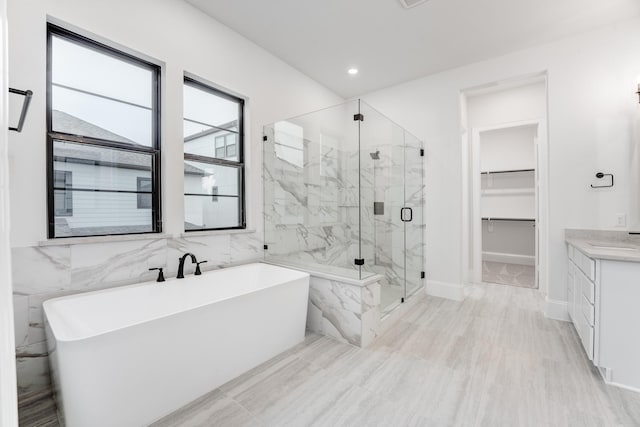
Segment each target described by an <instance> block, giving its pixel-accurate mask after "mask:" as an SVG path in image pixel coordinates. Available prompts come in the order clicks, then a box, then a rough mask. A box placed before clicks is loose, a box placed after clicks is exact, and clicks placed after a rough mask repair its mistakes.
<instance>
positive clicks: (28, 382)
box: [12, 233, 264, 392]
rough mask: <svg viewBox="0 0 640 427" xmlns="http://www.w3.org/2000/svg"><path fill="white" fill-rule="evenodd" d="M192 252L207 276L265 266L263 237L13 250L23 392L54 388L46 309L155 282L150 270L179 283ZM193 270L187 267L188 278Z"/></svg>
mask: <svg viewBox="0 0 640 427" xmlns="http://www.w3.org/2000/svg"><path fill="white" fill-rule="evenodd" d="M186 252H191V253H193V254H195V255H196V257H197V258H198V260H207V261H208V262H207V263H206V264H202V266H201V268H202V269H203V270H212V269H216V268H220V267H225V266H230V265H234V264H242V263H246V262H251V261H258V260H262V258H263V254H264V252H263V239H262V235H261V234H260V233H239V234H224V235H222V234H221V235H209V236H187V237H181V238H162V239H148V240H131V241H120V242H102V243H83V244H73V245H56V246H35V247H17V248H13V249H12V263H13V302H14V313H15V330H16V358H17V360H16V363H17V371H18V386H19V388H20V391H21V392H26V391H30V390H33V389H37V388H41V387H45V386H47V385H48V384H49V383H50V378H49V365H48V358H47V351H46V342H45V341H46V338H45V333H44V318H43V314H42V303H43V302H44V301H45V300H47V299H51V298H55V297H58V296H63V295H68V294H72V293H78V292H87V291H94V290H99V289H105V288H111V287H116V286H123V285H128V284H133V283H140V282H144V281H151V280H154V279H155V278H156V275H157V272H150V271H148V269H149V268H152V267H164V272H165V276H166V277H175V275H176V273H177V269H178V258H179V257H180V256H181V255H182V254H184V253H186ZM194 269H195V267H194V266H192V265H191V264H189V263H188V264H187V265H186V266H185V273H188V274H191V273H193V271H194Z"/></svg>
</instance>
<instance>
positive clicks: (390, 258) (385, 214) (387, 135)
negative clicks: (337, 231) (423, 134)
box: [360, 102, 406, 314]
mask: <svg viewBox="0 0 640 427" xmlns="http://www.w3.org/2000/svg"><path fill="white" fill-rule="evenodd" d="M360 111H361V113H362V116H363V121H362V123H361V125H360V177H361V186H360V192H361V197H360V201H361V203H360V209H361V217H360V218H361V219H360V223H361V226H362V231H361V242H362V249H363V250H362V253H363V256H364V260H365V263H364V265H363V271H367V272H372V273H376V274H380V275H381V276H382V280H381V281H380V308H381V311H382V313H383V314H385V313H388V312H389V311H391V310H393V308H395V307H396V306H398V305H399V304H400V303H401V302H402V301H403V298H404V297H405V295H406V290H405V241H404V224H403V222H402V219H401V217H400V213H401V210H402V208H403V207H404V164H405V152H404V151H405V150H404V130H403V129H402V128H401V127H400V126H398V125H397V124H395V123H393V122H392V121H391V120H389V119H388V118H387V117H385V116H384V115H382V114H381V113H379V112H378V111H376V110H375V109H373V108H371V107H370V106H368V105H367V104H366V103H364V102H361V104H360Z"/></svg>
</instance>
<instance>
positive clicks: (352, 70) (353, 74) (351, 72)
mask: <svg viewBox="0 0 640 427" xmlns="http://www.w3.org/2000/svg"><path fill="white" fill-rule="evenodd" d="M347 73H349V74H351V75H352V76H355V75H356V74H358V69H357V68H353V67H352V68H349V69H348V70H347Z"/></svg>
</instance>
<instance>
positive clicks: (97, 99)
mask: <svg viewBox="0 0 640 427" xmlns="http://www.w3.org/2000/svg"><path fill="white" fill-rule="evenodd" d="M48 37H49V41H50V44H49V51H48V62H49V67H50V69H51V73H50V74H49V75H48V77H49V78H48V81H47V84H48V88H49V90H48V91H47V96H48V97H49V102H48V103H47V105H48V106H50V107H49V109H48V111H47V114H48V116H49V120H48V123H49V129H48V144H49V146H50V149H49V151H48V153H49V158H48V161H49V162H50V165H51V166H52V167H51V169H50V170H51V175H50V176H49V190H48V191H49V192H50V193H49V194H50V198H49V200H50V201H49V204H50V205H49V237H50V238H56V237H73V236H95V235H106V234H130V233H149V232H159V231H161V224H160V194H159V193H158V192H157V191H158V188H159V185H158V182H157V180H158V177H157V174H158V171H157V170H156V165H157V164H158V160H159V153H160V151H159V143H158V140H157V137H158V134H159V132H158V129H157V127H158V120H157V112H158V111H159V109H158V105H157V102H158V98H159V97H158V96H157V93H158V91H159V87H158V81H159V78H158V77H159V72H160V70H159V67H157V66H155V65H152V64H149V63H147V62H145V61H143V60H139V59H137V58H134V57H132V56H130V55H129V54H125V53H122V52H119V51H117V50H115V49H112V48H110V47H107V46H104V45H102V44H99V43H96V42H92V41H91V40H88V39H86V38H84V37H81V36H78V35H76V34H74V33H71V32H69V31H67V30H64V29H62V28H59V27H56V26H54V25H49V26H48Z"/></svg>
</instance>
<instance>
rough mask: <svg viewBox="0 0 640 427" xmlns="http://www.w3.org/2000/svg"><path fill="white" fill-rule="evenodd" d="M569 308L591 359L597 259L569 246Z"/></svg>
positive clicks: (594, 337) (593, 350) (593, 335)
mask: <svg viewBox="0 0 640 427" xmlns="http://www.w3.org/2000/svg"><path fill="white" fill-rule="evenodd" d="M567 296H568V309H569V316H570V317H571V321H572V322H573V325H574V326H575V328H576V331H577V332H578V335H579V336H580V341H582V346H583V347H584V350H585V352H586V353H587V357H589V360H594V353H595V345H594V344H595V340H596V333H595V317H596V308H595V306H596V261H595V260H593V259H591V258H589V257H587V256H586V255H584V254H583V253H582V252H580V251H579V250H577V249H575V248H574V247H573V246H571V245H570V246H569V274H568V279H567Z"/></svg>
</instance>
